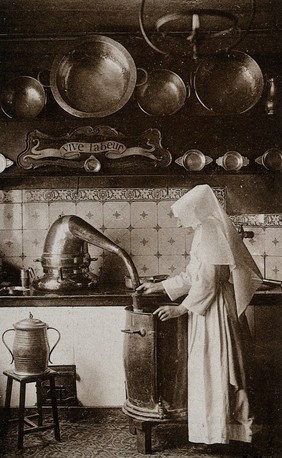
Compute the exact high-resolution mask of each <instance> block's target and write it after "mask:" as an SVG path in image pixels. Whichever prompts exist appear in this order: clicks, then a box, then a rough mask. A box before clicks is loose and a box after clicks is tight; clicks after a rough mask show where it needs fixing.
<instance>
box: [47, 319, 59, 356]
mask: <svg viewBox="0 0 282 458" xmlns="http://www.w3.org/2000/svg"><path fill="white" fill-rule="evenodd" d="M48 329H54V331H57V333H58V339H57V341H56V342H55V344H54V345H53V347H52V348H51V350H50V353H49V362H50V363H51V364H53V363H52V361H51V359H50V356H51V353H52V351H53V350H54V348H55V347H56V346H57V344H58V343H59V340H60V339H61V333H60V332H59V331H58V329H56V328H52V327H50V326H48V328H47V331H48Z"/></svg>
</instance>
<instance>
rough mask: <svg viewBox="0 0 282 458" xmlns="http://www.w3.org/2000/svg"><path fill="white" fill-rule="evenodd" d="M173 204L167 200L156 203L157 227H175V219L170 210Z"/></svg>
mask: <svg viewBox="0 0 282 458" xmlns="http://www.w3.org/2000/svg"><path fill="white" fill-rule="evenodd" d="M174 202H175V201H172V200H167V201H163V202H159V203H158V207H157V208H158V225H159V226H160V227H177V218H175V216H174V215H173V213H172V210H171V206H172V204H173V203H174Z"/></svg>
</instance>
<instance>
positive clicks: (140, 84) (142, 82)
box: [135, 67, 148, 87]
mask: <svg viewBox="0 0 282 458" xmlns="http://www.w3.org/2000/svg"><path fill="white" fill-rule="evenodd" d="M138 72H142V73H143V74H144V77H143V80H141V81H140V83H138V82H137V83H136V84H135V86H136V87H139V86H144V84H146V83H147V81H148V72H147V70H145V68H142V67H137V73H138Z"/></svg>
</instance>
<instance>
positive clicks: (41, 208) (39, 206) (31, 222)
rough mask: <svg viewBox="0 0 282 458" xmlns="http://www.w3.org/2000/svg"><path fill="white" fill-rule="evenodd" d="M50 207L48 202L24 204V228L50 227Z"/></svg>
mask: <svg viewBox="0 0 282 458" xmlns="http://www.w3.org/2000/svg"><path fill="white" fill-rule="evenodd" d="M48 227H49V208H48V204H46V203H43V202H41V203H33V202H32V203H24V204H23V228H24V229H34V228H38V229H48Z"/></svg>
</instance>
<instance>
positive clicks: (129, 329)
mask: <svg viewBox="0 0 282 458" xmlns="http://www.w3.org/2000/svg"><path fill="white" fill-rule="evenodd" d="M156 308H157V306H156ZM144 310H146V308H144ZM122 332H124V334H125V335H124V350H123V358H124V368H125V378H126V401H125V404H124V406H123V411H124V413H126V414H127V415H129V416H130V417H134V418H137V419H145V420H150V421H157V422H162V421H164V422H165V421H169V420H174V419H175V420H180V419H185V418H186V417H187V315H183V316H180V317H179V318H175V319H173V320H168V321H165V322H162V321H160V320H158V319H157V318H156V316H155V315H153V313H152V312H151V311H143V312H141V311H133V310H132V309H131V308H126V325H125V329H124V330H123V331H122Z"/></svg>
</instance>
